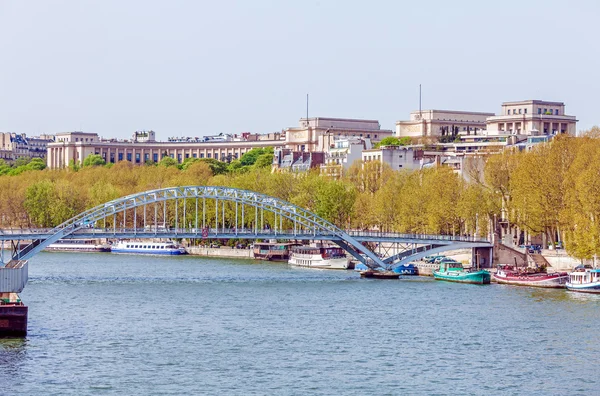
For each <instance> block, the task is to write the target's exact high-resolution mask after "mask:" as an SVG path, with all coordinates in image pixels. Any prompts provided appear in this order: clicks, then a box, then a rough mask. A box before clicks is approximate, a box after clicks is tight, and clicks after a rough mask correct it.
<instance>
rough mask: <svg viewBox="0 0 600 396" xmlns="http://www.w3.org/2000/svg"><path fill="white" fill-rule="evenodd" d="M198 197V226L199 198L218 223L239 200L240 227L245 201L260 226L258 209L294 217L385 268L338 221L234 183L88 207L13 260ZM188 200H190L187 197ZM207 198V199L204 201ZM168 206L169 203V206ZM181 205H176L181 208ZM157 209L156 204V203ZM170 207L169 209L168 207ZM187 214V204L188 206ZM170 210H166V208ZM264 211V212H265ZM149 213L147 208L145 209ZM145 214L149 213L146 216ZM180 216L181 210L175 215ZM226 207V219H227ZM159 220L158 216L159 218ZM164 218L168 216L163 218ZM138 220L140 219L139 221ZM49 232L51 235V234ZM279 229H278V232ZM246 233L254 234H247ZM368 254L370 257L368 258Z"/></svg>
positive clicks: (146, 194)
mask: <svg viewBox="0 0 600 396" xmlns="http://www.w3.org/2000/svg"><path fill="white" fill-rule="evenodd" d="M180 199H183V200H189V199H195V200H196V206H195V210H196V222H195V226H196V227H195V228H196V229H197V228H198V216H197V213H198V199H203V200H206V199H213V200H215V202H216V212H215V213H216V224H217V226H218V222H219V214H218V211H219V201H222V202H233V203H235V204H236V205H235V222H236V228H237V222H238V204H241V205H242V223H244V218H243V216H244V212H243V209H244V205H246V206H250V207H253V208H255V209H256V210H255V211H254V214H255V219H254V220H255V221H254V222H253V223H254V227H255V228H257V227H258V210H259V209H260V210H262V211H267V212H271V213H273V214H274V216H275V225H276V227H277V216H279V224H280V225H281V224H282V219H283V218H286V219H288V220H290V221H291V222H292V223H293V225H294V229H293V232H292V233H291V234H290V235H296V234H297V233H298V232H300V229H301V230H303V231H304V232H306V230H309V231H310V232H311V233H312V234H313V236H315V237H317V236H318V237H319V238H318V239H327V240H331V241H332V242H335V243H337V244H338V245H340V246H341V247H342V248H344V249H345V250H346V251H348V252H349V253H350V254H352V255H353V256H354V257H355V258H357V259H358V260H360V261H362V262H365V263H366V264H367V265H368V266H370V267H372V268H379V267H382V268H385V264H384V263H383V261H382V260H381V259H380V258H379V257H378V256H377V255H376V254H374V253H373V252H372V251H371V250H370V249H368V248H367V247H365V246H364V245H363V244H362V243H360V242H358V241H357V240H356V239H355V238H354V237H352V236H350V235H349V234H347V233H346V232H345V231H343V230H342V229H340V228H339V227H337V226H336V225H334V224H333V223H331V222H329V221H327V220H325V219H323V218H322V217H320V216H318V215H316V214H315V213H313V212H311V211H309V210H306V209H304V208H301V207H299V206H297V205H294V204H292V203H290V202H287V201H284V200H282V199H279V198H275V197H271V196H269V195H266V194H261V193H257V192H254V191H249V190H242V189H237V188H230V187H219V186H181V187H168V188H162V189H156V190H150V191H145V192H141V193H136V194H132V195H128V196H125V197H121V198H118V199H115V200H112V201H109V202H106V203H104V204H101V205H98V206H96V207H93V208H91V209H88V210H86V211H84V212H82V213H80V214H78V215H77V216H75V217H73V218H71V219H69V220H67V221H65V222H64V223H62V224H60V225H58V226H56V227H55V228H53V229H52V230H50V231H49V232H48V233H47V235H46V236H44V237H40V238H39V239H34V240H33V241H32V243H30V244H29V245H26V246H25V247H24V248H22V249H17V250H15V251H14V253H13V257H12V258H13V260H28V259H30V258H31V257H33V256H34V255H36V254H37V253H39V252H40V251H42V250H43V249H44V248H46V247H47V246H48V245H50V244H52V243H54V242H56V241H58V240H59V239H62V238H64V237H66V236H68V235H71V234H73V233H74V232H76V231H79V230H81V229H84V228H87V227H89V226H91V225H94V224H96V222H98V221H100V220H103V219H104V220H105V219H107V218H110V217H113V219H116V215H117V214H120V213H124V217H125V213H126V211H127V210H129V209H133V210H134V216H137V210H135V209H136V208H139V207H146V206H148V205H151V204H156V203H160V202H166V201H177V200H180ZM184 202H186V201H184ZM204 203H205V201H203V204H204ZM165 208H166V206H165ZM177 208H178V205H175V210H176V211H177ZM155 210H156V207H155ZM165 210H166V209H165ZM183 210H184V216H185V206H184V209H183ZM165 213H166V212H165ZM261 213H262V212H261ZM144 216H145V212H144ZM144 218H145V217H144ZM175 218H176V220H175V221H177V219H178V216H177V212H176V216H175ZM224 218H225V215H224V209H223V221H224ZM155 220H156V218H155ZM163 220H164V218H163ZM136 224H137V223H136ZM113 226H114V227H116V222H113ZM48 235H49V236H48ZM276 235H277V233H275V236H276ZM244 237H246V238H247V237H251V235H246V236H244ZM366 258H368V259H370V260H366Z"/></svg>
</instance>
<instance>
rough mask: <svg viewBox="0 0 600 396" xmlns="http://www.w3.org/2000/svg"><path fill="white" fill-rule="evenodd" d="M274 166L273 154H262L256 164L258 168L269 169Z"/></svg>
mask: <svg viewBox="0 0 600 396" xmlns="http://www.w3.org/2000/svg"><path fill="white" fill-rule="evenodd" d="M271 165H273V154H270V153H265V154H261V155H260V156H259V157H258V158H257V159H256V162H255V163H254V166H255V167H256V168H268V167H270V166H271Z"/></svg>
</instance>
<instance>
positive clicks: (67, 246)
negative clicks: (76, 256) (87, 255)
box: [45, 239, 110, 252]
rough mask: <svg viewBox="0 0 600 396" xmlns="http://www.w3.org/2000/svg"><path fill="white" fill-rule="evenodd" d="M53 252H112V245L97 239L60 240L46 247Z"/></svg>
mask: <svg viewBox="0 0 600 396" xmlns="http://www.w3.org/2000/svg"><path fill="white" fill-rule="evenodd" d="M45 250H47V251H51V252H110V245H107V244H101V243H98V242H97V240H96V239H60V240H58V241H56V242H54V243H51V244H50V245H48V247H46V249H45Z"/></svg>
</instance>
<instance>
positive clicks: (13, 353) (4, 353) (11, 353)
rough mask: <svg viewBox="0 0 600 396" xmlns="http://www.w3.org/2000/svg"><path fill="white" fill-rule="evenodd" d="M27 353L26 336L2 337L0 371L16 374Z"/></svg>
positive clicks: (0, 340) (0, 343)
mask: <svg viewBox="0 0 600 396" xmlns="http://www.w3.org/2000/svg"><path fill="white" fill-rule="evenodd" d="M26 355H27V339H26V338H0V371H2V372H3V373H6V374H9V375H10V374H16V373H17V372H18V370H19V367H20V366H21V363H22V362H23V360H24V359H25V357H26Z"/></svg>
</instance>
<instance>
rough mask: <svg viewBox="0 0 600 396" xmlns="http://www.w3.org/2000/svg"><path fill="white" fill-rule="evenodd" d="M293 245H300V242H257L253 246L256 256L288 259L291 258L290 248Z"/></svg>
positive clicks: (276, 259)
mask: <svg viewBox="0 0 600 396" xmlns="http://www.w3.org/2000/svg"><path fill="white" fill-rule="evenodd" d="M293 246H298V244H297V243H289V242H286V243H276V242H255V243H254V248H253V253H254V258H255V259H258V260H268V261H288V260H289V259H290V249H291V248H292V247H293Z"/></svg>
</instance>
